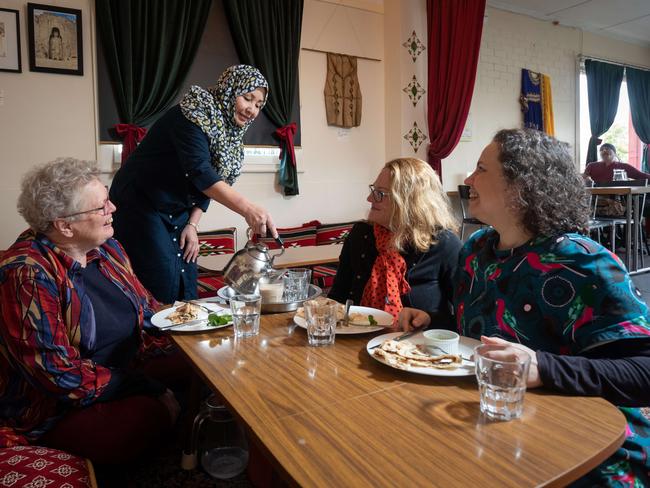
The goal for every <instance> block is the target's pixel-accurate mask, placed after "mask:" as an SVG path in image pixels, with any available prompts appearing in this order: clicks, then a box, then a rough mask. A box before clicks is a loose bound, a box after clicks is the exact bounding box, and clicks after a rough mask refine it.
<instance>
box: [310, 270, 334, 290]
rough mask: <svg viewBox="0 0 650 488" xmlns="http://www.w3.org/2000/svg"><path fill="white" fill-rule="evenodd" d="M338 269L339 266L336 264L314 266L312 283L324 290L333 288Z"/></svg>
mask: <svg viewBox="0 0 650 488" xmlns="http://www.w3.org/2000/svg"><path fill="white" fill-rule="evenodd" d="M337 268H338V265H336V264H321V265H318V266H312V275H311V276H312V278H311V281H312V283H313V284H315V285H316V286H319V287H320V288H322V289H324V290H325V289H328V288H331V287H332V285H333V284H334V277H335V276H336V270H337Z"/></svg>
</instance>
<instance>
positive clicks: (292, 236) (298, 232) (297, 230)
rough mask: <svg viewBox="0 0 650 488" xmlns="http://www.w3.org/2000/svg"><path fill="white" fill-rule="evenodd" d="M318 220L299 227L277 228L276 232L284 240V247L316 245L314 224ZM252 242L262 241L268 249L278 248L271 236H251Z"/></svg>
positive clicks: (315, 224)
mask: <svg viewBox="0 0 650 488" xmlns="http://www.w3.org/2000/svg"><path fill="white" fill-rule="evenodd" d="M317 224H318V222H317V221H312V222H307V223H306V224H302V225H301V226H300V227H285V228H278V229H277V230H278V234H279V235H280V237H281V238H282V240H283V241H284V247H305V246H315V245H316V226H317ZM253 241H254V242H263V243H264V244H266V245H267V246H268V248H269V249H278V248H279V247H280V246H278V244H277V242H275V239H273V238H272V237H259V236H255V237H253Z"/></svg>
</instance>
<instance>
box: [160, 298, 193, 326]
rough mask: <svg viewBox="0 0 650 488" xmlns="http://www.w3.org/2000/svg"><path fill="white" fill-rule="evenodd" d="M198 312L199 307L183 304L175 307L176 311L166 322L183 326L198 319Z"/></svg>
mask: <svg viewBox="0 0 650 488" xmlns="http://www.w3.org/2000/svg"><path fill="white" fill-rule="evenodd" d="M200 310H201V307H199V306H197V305H194V304H192V303H183V305H179V306H178V307H176V310H174V311H173V312H172V313H170V314H169V315H168V316H167V320H169V321H170V322H171V323H172V324H183V323H185V322H189V321H190V320H195V319H198V318H199V311H200Z"/></svg>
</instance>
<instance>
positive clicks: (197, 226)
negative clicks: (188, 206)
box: [185, 222, 199, 232]
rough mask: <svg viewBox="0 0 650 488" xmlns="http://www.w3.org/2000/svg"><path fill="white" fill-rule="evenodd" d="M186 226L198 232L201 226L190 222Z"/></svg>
mask: <svg viewBox="0 0 650 488" xmlns="http://www.w3.org/2000/svg"><path fill="white" fill-rule="evenodd" d="M185 225H191V226H192V227H194V228H195V229H196V231H197V232H198V231H199V224H195V223H194V222H188V223H187V224H185Z"/></svg>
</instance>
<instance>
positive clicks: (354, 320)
mask: <svg viewBox="0 0 650 488" xmlns="http://www.w3.org/2000/svg"><path fill="white" fill-rule="evenodd" d="M316 300H317V301H322V302H323V303H327V302H334V303H336V305H337V308H336V320H337V323H336V326H337V327H343V324H342V322H341V321H342V320H343V317H344V316H345V305H343V304H342V303H338V302H335V301H334V300H332V299H330V298H317V299H316ZM296 316H297V317H300V318H303V319H304V318H305V309H304V307H298V309H297V310H296ZM347 325H348V326H350V325H362V326H363V325H366V326H373V327H376V326H379V323H378V322H377V320H376V319H375V317H373V315H372V314H368V313H361V312H350V316H349V317H348V324H347Z"/></svg>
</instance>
